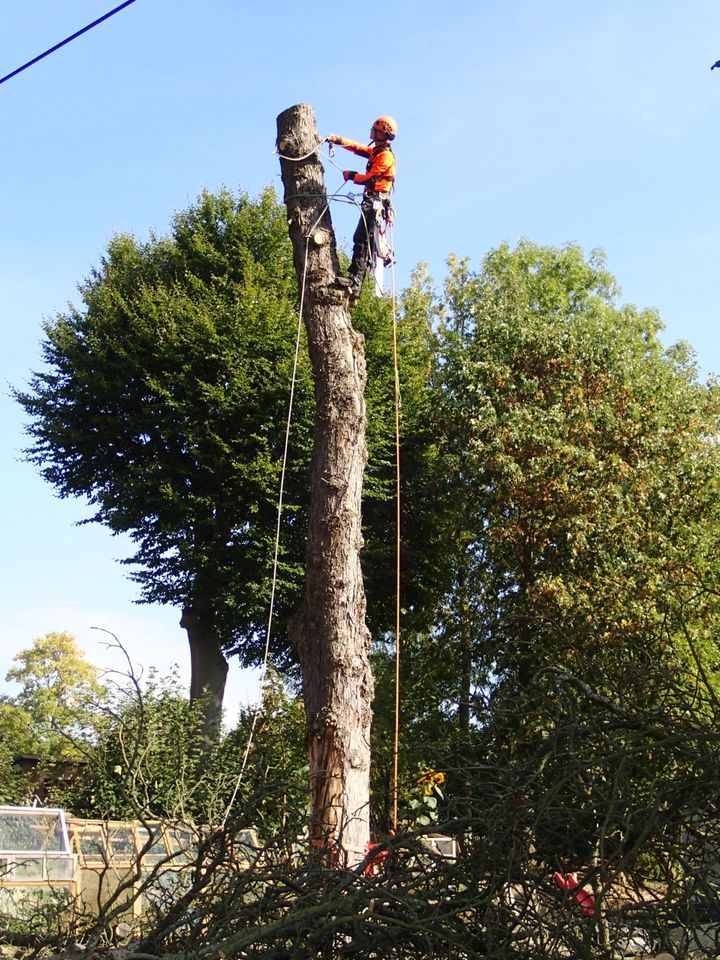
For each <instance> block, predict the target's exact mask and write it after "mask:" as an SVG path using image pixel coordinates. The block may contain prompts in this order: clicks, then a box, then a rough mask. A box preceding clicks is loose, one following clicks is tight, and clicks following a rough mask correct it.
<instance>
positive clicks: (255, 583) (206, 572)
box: [18, 191, 310, 662]
mask: <svg viewBox="0 0 720 960" xmlns="http://www.w3.org/2000/svg"><path fill="white" fill-rule="evenodd" d="M80 292H81V295H82V301H83V305H82V307H81V308H80V309H75V308H71V309H70V310H69V311H68V312H66V313H64V314H59V315H58V316H57V317H56V318H55V319H54V320H52V321H50V322H48V323H47V324H46V325H45V341H44V344H43V356H44V359H45V362H46V369H45V370H44V371H42V372H39V373H36V374H35V375H34V376H33V378H32V380H31V384H30V390H29V391H28V392H27V393H19V394H18V399H19V400H20V402H21V403H22V404H23V406H24V407H25V408H26V410H27V411H28V413H29V414H30V418H31V422H30V427H29V430H30V433H31V436H32V437H33V440H34V444H33V447H32V448H31V450H30V452H29V454H28V456H29V458H30V459H31V460H32V461H33V462H35V463H36V464H38V466H39V467H40V470H41V473H42V475H43V476H44V477H45V478H46V479H47V480H48V481H49V482H50V483H52V484H53V485H54V486H55V487H56V489H57V490H58V492H59V493H60V495H61V496H79V497H85V498H87V500H88V501H89V502H90V504H91V505H92V507H93V509H94V513H93V516H92V518H91V519H93V520H95V521H99V522H102V523H104V524H106V525H107V526H108V527H109V528H110V529H111V530H113V531H114V532H117V533H119V532H127V533H129V534H130V536H131V538H132V539H133V541H134V543H135V545H136V552H135V553H134V555H133V556H132V557H130V558H128V559H127V560H126V561H124V562H126V563H128V564H130V565H131V566H132V568H133V572H132V576H133V579H135V580H136V581H137V582H138V583H139V584H140V588H141V598H142V600H143V601H146V602H160V603H166V604H173V605H177V606H181V607H184V606H187V607H205V608H209V611H208V613H207V616H208V617H209V618H210V619H211V620H212V622H213V624H214V626H215V629H216V630H217V632H218V634H219V637H220V640H221V642H222V644H223V645H224V646H225V647H226V648H228V649H233V648H237V649H240V650H241V654H242V659H243V661H244V662H253V661H255V660H256V659H257V658H258V656H259V652H258V651H259V649H260V645H259V643H258V641H257V639H256V638H257V635H258V633H259V632H260V630H261V626H262V624H263V622H264V619H265V615H266V608H267V602H268V596H269V590H268V580H269V574H270V562H271V559H272V532H273V529H274V515H275V508H276V501H277V489H278V477H279V470H280V461H281V457H282V429H281V426H280V425H281V424H282V423H283V422H284V419H285V416H286V413H287V396H288V385H289V382H290V365H291V362H292V355H293V343H294V331H295V327H296V318H295V308H294V293H295V288H294V277H293V272H292V263H291V257H290V250H289V246H288V242H287V236H286V229H285V221H284V215H283V213H282V211H281V210H280V208H279V206H278V204H277V202H276V201H275V198H274V195H273V194H272V193H271V192H267V193H265V194H264V195H263V196H262V197H261V198H260V199H259V200H258V201H257V202H252V201H251V200H249V199H248V197H247V196H244V195H240V196H239V197H237V198H236V197H234V196H232V195H231V194H230V193H229V192H227V191H222V192H220V193H219V194H218V195H211V194H208V193H206V194H203V195H202V196H201V197H200V199H199V200H198V202H197V203H196V204H194V205H193V206H191V207H190V208H189V209H188V210H187V211H185V212H183V213H179V214H177V215H176V217H175V218H174V221H173V224H172V232H171V235H170V236H166V237H157V236H154V235H153V236H151V238H150V239H149V240H148V241H147V242H146V243H141V242H139V241H137V240H135V239H134V238H132V237H129V236H118V237H115V238H114V239H113V240H112V241H111V243H110V244H109V247H108V250H107V253H106V255H105V256H104V257H103V259H102V262H101V266H100V267H99V269H97V270H95V271H93V273H92V274H91V276H90V278H89V279H88V280H87V282H86V283H85V284H83V285H82V287H81V288H80ZM309 403H310V394H309V389H308V383H307V378H306V377H305V376H304V373H303V370H302V369H301V377H300V384H299V387H298V392H297V396H296V421H295V429H294V431H293V438H292V443H293V446H292V449H291V458H290V463H291V469H290V473H289V477H288V483H287V492H286V510H287V514H288V524H287V531H286V535H285V537H284V540H283V553H282V556H281V564H280V578H279V584H278V604H279V607H280V608H281V609H285V608H286V607H287V603H288V596H289V594H292V592H293V589H294V578H296V576H297V573H298V557H299V546H298V542H299V541H300V540H301V539H302V533H301V532H300V530H301V528H302V519H301V517H300V516H299V511H300V510H301V496H300V494H299V492H298V486H299V484H300V482H301V478H302V477H303V470H304V466H305V463H306V461H307V447H308V443H309Z"/></svg>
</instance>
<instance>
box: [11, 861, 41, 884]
mask: <svg viewBox="0 0 720 960" xmlns="http://www.w3.org/2000/svg"><path fill="white" fill-rule="evenodd" d="M43 864H44V858H43V857H27V858H23V859H22V860H20V859H18V860H16V861H15V867H14V869H13V872H12V874H11V879H12V880H44V879H45V872H44V868H43Z"/></svg>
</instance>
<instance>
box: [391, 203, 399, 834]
mask: <svg viewBox="0 0 720 960" xmlns="http://www.w3.org/2000/svg"><path fill="white" fill-rule="evenodd" d="M388 231H389V233H390V251H391V255H392V254H393V253H394V250H395V244H394V242H393V225H392V221H390V222H389V223H388ZM390 307H391V310H392V335H393V374H394V394H395V724H394V730H393V783H392V797H393V810H392V831H393V833H395V834H396V833H397V829H398V795H399V780H398V765H399V757H400V613H401V608H400V574H401V534H400V519H401V513H402V510H401V500H400V480H401V474H400V370H399V365H398V339H397V303H396V298H395V257H394V255H393V256H392V259H391V261H390Z"/></svg>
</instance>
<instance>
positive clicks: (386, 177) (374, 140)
mask: <svg viewBox="0 0 720 960" xmlns="http://www.w3.org/2000/svg"><path fill="white" fill-rule="evenodd" d="M396 133H397V123H396V122H395V121H394V120H393V118H392V117H386V116H383V117H378V119H377V120H376V121H375V123H373V125H372V129H371V130H370V143H369V144H368V145H367V146H365V144H362V143H357V142H356V141H355V140H347V139H346V138H345V137H338V136H335V134H330V136H329V137H328V138H327V141H328V143H336V144H337V145H338V146H339V147H344V148H345V149H346V150H350V152H351V153H355V154H357V156H359V157H367V158H368V161H367V166H366V168H365V173H357V172H356V171H355V170H343V179H344V180H345V181H346V182H347V181H348V180H351V181H352V182H353V183H357V184H362V185H363V186H364V187H365V193H364V195H363V199H362V203H361V205H360V220H359V222H358V225H357V229H356V230H355V233H354V234H353V255H352V260H351V262H350V270H349V271H348V276H347V278H346V277H339V278H338V283H339V284H340V285H341V286H346V287H349V288H350V297H351V299H353V300H354V299H356V298H357V296H358V295H359V293H360V289H361V288H362V282H363V278H364V277H365V271H366V270H367V268H368V266H369V265H370V264H371V262H372V260H371V257H372V258H373V259H374V257H375V256H377V255H378V253H379V251H378V250H377V249H374V247H375V244H374V237H375V235H376V227H377V226H378V222H377V221H378V218H379V217H380V216H383V217H384V218H385V219H386V220H389V219H390V217H391V211H392V208H391V206H390V192H391V190H392V189H393V183H394V182H395V154H394V153H393V151H392V147H391V146H390V141H391V140H394V139H395V134H396Z"/></svg>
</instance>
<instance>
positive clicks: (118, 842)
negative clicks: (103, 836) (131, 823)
mask: <svg viewBox="0 0 720 960" xmlns="http://www.w3.org/2000/svg"><path fill="white" fill-rule="evenodd" d="M108 839H109V841H110V849H111V851H112V853H113V856H115V857H118V858H119V859H121V860H134V859H135V857H136V852H135V838H134V837H133V831H132V827H126V826H120V825H115V826H111V827H110V830H109V837H108Z"/></svg>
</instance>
